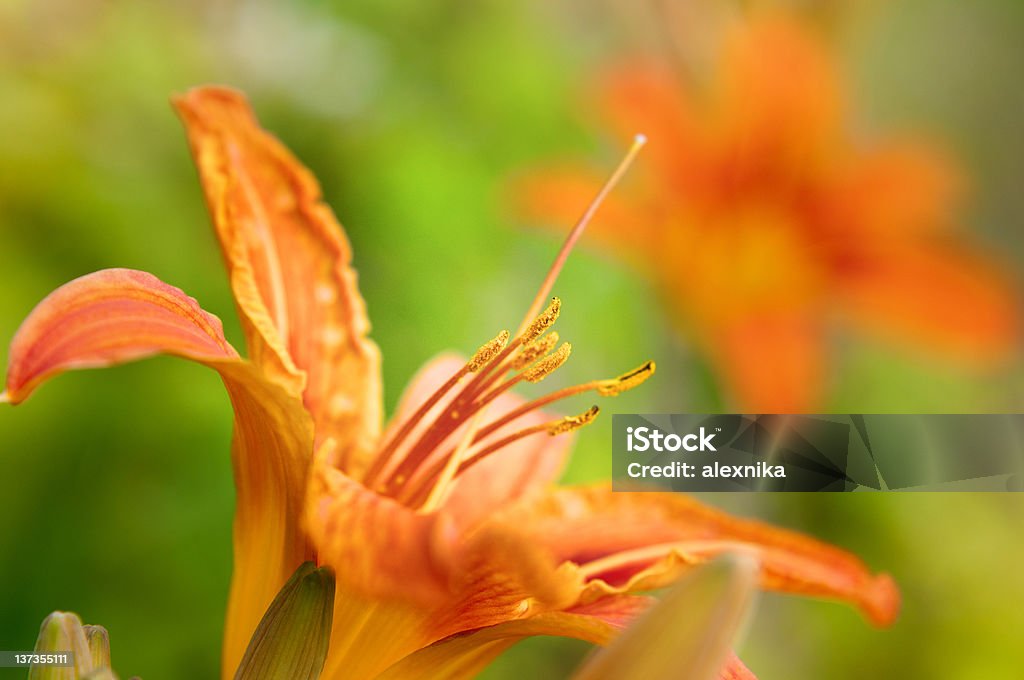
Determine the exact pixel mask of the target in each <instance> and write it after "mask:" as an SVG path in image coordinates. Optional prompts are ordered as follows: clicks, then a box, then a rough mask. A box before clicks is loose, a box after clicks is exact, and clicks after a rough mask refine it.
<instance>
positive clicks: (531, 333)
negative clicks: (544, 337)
mask: <svg viewBox="0 0 1024 680" xmlns="http://www.w3.org/2000/svg"><path fill="white" fill-rule="evenodd" d="M561 310H562V301H561V300H559V299H558V298H556V297H554V298H551V304H549V305H548V308H547V309H545V310H544V311H543V312H541V313H540V315H539V316H538V317H537V318H536V319H534V320H533V322H532V323H531V324H530V325H529V326H528V327H527V329H526V330H525V331H524V332H523V336H522V343H523V344H524V345H525V344H527V343H530V342H533V341H534V340H536V339H537V337H539V336H540V334H541V333H543V332H544V331H546V330H547V329H549V328H551V325H552V324H554V323H555V320H557V319H558V313H559V312H560V311H561Z"/></svg>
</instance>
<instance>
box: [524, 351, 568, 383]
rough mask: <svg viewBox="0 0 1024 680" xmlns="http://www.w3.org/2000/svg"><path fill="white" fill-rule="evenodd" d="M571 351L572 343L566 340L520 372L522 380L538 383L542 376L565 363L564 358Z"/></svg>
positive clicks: (549, 373)
mask: <svg viewBox="0 0 1024 680" xmlns="http://www.w3.org/2000/svg"><path fill="white" fill-rule="evenodd" d="M571 353H572V345H570V344H569V343H567V342H563V343H562V346H561V347H559V348H558V349H556V350H555V351H554V352H553V353H552V354H549V355H547V356H546V357H544V358H543V359H541V360H540V361H538V362H537V363H535V364H534V365H533V366H530V367H529V368H528V369H526V370H525V371H523V372H522V374H521V375H522V377H523V380H525V381H526V382H531V383H539V382H540V381H541V380H543V379H544V378H546V377H548V376H549V375H551V374H552V373H554V372H555V371H556V370H558V368H559V367H560V366H561V365H562V364H564V363H565V361H566V359H568V358H569V355H570V354H571Z"/></svg>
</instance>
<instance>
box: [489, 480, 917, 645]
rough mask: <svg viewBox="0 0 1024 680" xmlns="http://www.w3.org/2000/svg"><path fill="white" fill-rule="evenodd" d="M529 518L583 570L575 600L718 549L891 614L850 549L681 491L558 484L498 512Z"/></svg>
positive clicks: (776, 576) (885, 588) (885, 592)
mask: <svg viewBox="0 0 1024 680" xmlns="http://www.w3.org/2000/svg"><path fill="white" fill-rule="evenodd" d="M501 521H503V522H509V523H511V524H512V525H514V526H519V527H528V530H527V533H528V534H529V536H530V537H531V538H532V539H533V540H534V541H535V542H537V543H540V544H542V545H544V546H547V549H548V550H549V551H550V554H551V555H552V556H553V558H554V559H555V560H556V561H566V562H569V563H572V564H575V565H579V570H580V573H581V574H582V575H583V576H584V577H585V578H586V579H588V581H587V585H586V588H585V590H584V592H583V593H582V595H581V600H580V601H581V602H584V603H586V602H588V601H593V600H597V599H600V598H603V597H606V596H608V595H609V594H616V593H622V592H635V591H637V590H650V589H654V588H659V587H662V586H665V585H667V584H668V583H670V582H672V581H673V580H675V579H676V578H678V576H679V575H680V574H682V573H683V572H685V571H686V570H687V569H688V568H689V567H691V566H692V565H694V564H699V563H702V562H705V561H707V560H709V559H711V558H713V557H715V556H716V555H719V554H722V553H726V552H740V553H748V554H751V555H752V556H754V557H755V558H757V560H758V561H759V562H760V564H761V583H762V586H763V587H765V588H768V589H772V590H781V591H785V592H792V593H801V594H804V595H811V596H816V597H824V598H831V599H839V600H844V601H847V602H850V603H852V604H855V605H856V606H857V607H859V608H860V609H861V611H862V612H863V613H864V614H865V616H867V618H868V619H869V620H871V621H872V622H873V623H874V624H876V625H880V626H885V625H888V624H890V623H892V622H893V620H894V619H895V618H896V615H897V613H898V611H899V591H898V590H897V588H896V586H895V584H894V583H893V581H892V578H891V577H889V576H888V575H887V574H880V575H873V574H872V573H871V572H870V571H869V570H868V569H867V567H866V566H865V565H864V563H863V562H861V560H860V559H858V558H857V557H856V556H854V555H852V554H850V553H848V552H846V551H844V550H841V549H839V548H835V547H833V546H830V545H827V544H825V543H822V542H820V541H817V540H814V539H812V538H810V537H807V536H804V535H802V534H799V533H796V532H793V531H788V530H786V529H780V528H777V527H773V526H771V525H768V524H764V523H761V522H758V521H755V520H747V519H740V518H737V517H732V516H730V515H728V514H726V513H724V512H721V511H719V510H716V509H714V508H711V507H709V506H706V505H703V504H701V503H700V502H698V501H696V500H695V499H693V498H690V497H688V496H685V495H683V494H671V493H614V492H612V491H611V490H610V489H609V488H607V487H583V488H575V489H560V490H558V491H555V492H553V493H551V494H550V495H548V496H547V497H546V498H545V499H544V500H543V501H541V502H538V503H532V504H530V503H524V504H522V505H521V506H520V507H518V508H515V509H512V510H510V511H509V512H508V513H507V514H506V515H504V516H503V517H502V518H501Z"/></svg>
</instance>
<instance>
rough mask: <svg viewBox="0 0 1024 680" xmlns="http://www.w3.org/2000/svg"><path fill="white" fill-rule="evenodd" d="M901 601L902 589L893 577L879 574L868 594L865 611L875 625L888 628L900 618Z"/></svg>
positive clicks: (865, 599)
mask: <svg viewBox="0 0 1024 680" xmlns="http://www.w3.org/2000/svg"><path fill="white" fill-rule="evenodd" d="M900 600H901V597H900V589H899V586H897V585H896V581H895V580H894V579H893V577H892V576H890V575H889V574H884V573H883V574H879V575H878V576H876V577H875V578H874V581H873V582H872V584H871V587H870V588H869V589H868V591H867V593H866V596H865V598H864V605H863V606H864V611H865V613H866V614H867V617H868V619H869V620H870V621H871V623H872V624H873V625H875V626H878V627H879V628H887V627H889V626H891V625H892V624H893V623H894V622H895V621H896V618H897V617H898V616H899V613H900Z"/></svg>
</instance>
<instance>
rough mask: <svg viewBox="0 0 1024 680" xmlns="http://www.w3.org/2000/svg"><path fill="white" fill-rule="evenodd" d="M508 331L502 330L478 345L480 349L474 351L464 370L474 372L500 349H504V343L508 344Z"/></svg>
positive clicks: (496, 354)
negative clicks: (489, 339)
mask: <svg viewBox="0 0 1024 680" xmlns="http://www.w3.org/2000/svg"><path fill="white" fill-rule="evenodd" d="M508 339H509V332H508V331H502V332H500V333H498V335H497V336H495V338H494V339H493V340H491V341H490V342H487V343H485V344H483V345H480V349H478V350H477V351H476V354H474V355H473V358H472V359H470V360H469V363H467V364H466V370H467V371H469V372H470V373H476V372H477V371H479V370H480V369H481V368H483V367H484V366H486V365H487V364H488V363H489V362H490V361H491V359H493V358H494V357H496V356H498V353H499V352H501V350H503V349H505V345H507V344H508Z"/></svg>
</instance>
